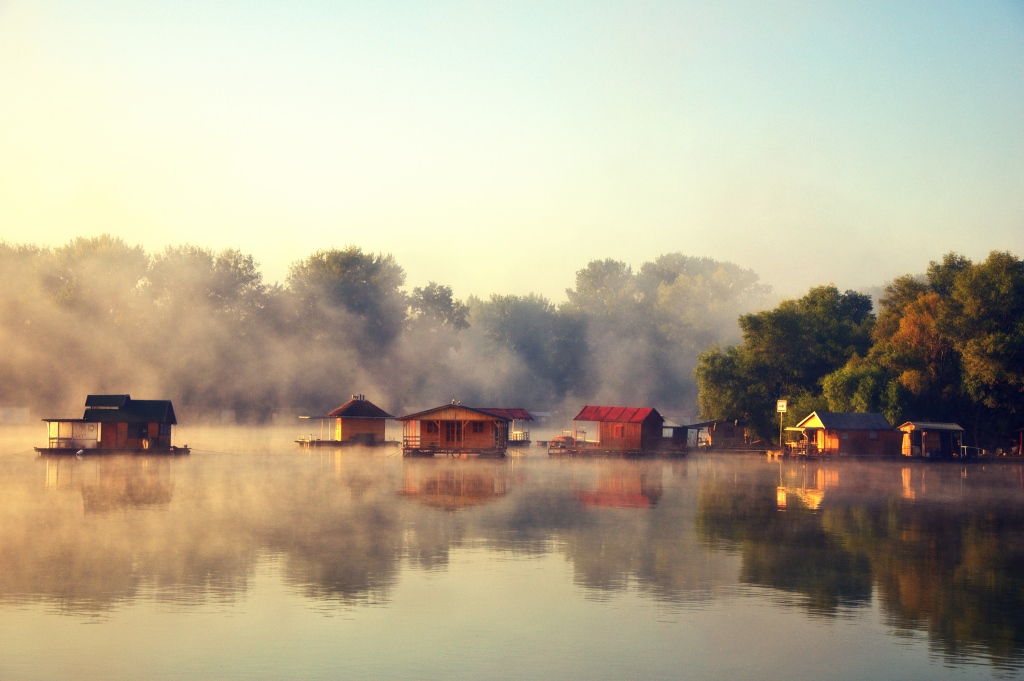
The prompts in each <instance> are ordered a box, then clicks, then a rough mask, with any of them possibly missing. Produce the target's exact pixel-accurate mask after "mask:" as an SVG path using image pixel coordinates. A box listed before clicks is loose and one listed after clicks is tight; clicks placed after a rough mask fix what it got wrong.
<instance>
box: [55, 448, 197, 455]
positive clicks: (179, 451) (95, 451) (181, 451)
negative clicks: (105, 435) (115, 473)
mask: <svg viewBox="0 0 1024 681" xmlns="http://www.w3.org/2000/svg"><path fill="white" fill-rule="evenodd" d="M35 450H36V451H37V452H39V455H40V456H106V455H110V454H114V455H119V454H131V455H141V456H185V455H187V454H191V453H192V450H191V449H189V448H188V447H170V448H167V447H164V448H160V449H139V448H132V449H128V448H114V449H100V448H98V447H97V448H91V449H82V448H80V447H35Z"/></svg>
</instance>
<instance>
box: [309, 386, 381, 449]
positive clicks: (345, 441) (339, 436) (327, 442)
mask: <svg viewBox="0 0 1024 681" xmlns="http://www.w3.org/2000/svg"><path fill="white" fill-rule="evenodd" d="M299 418H300V419H309V420H314V421H320V437H319V438H316V439H314V438H313V434H312V433H310V435H309V437H308V438H299V439H298V440H296V442H298V443H299V444H300V445H302V446H304V447H320V446H327V447H331V446H334V447H338V446H348V445H370V446H373V445H382V444H386V443H387V440H386V439H385V437H384V426H385V423H386V421H387V420H388V419H393V418H395V417H394V416H392V415H391V414H389V413H387V412H386V411H384V410H383V409H381V408H380V407H378V406H377V405H375V404H374V403H373V402H370V401H369V400H368V399H366V396H365V395H353V396H352V399H350V400H349V401H348V402H346V403H345V404H343V405H341V406H340V407H338V408H337V409H334V410H332V411H330V412H328V413H327V414H324V415H323V416H300V417H299Z"/></svg>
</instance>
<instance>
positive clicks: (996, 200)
mask: <svg viewBox="0 0 1024 681" xmlns="http://www.w3.org/2000/svg"><path fill="white" fill-rule="evenodd" d="M103 232H109V233H112V234H115V235H118V236H121V237H123V238H124V239H126V240H127V241H129V242H131V243H140V244H142V245H144V246H146V247H147V249H150V250H153V251H156V250H159V249H162V248H163V246H165V245H167V244H180V243H183V242H192V243H197V244H200V245H203V246H208V247H212V248H215V249H220V248H225V247H237V248H240V249H242V250H243V251H245V252H247V253H252V254H253V255H255V256H256V258H257V260H259V261H260V262H261V263H262V268H263V271H264V273H265V274H266V275H267V277H268V279H270V280H272V281H273V280H278V279H283V278H284V276H285V274H286V272H287V267H288V264H289V263H290V262H292V261H293V260H296V259H298V258H301V257H304V256H306V255H308V254H309V253H311V252H313V251H315V250H316V249H318V248H325V247H331V246H339V247H340V246H345V245H348V244H356V245H358V246H361V247H363V248H364V249H366V250H370V251H384V252H390V253H393V254H394V255H395V256H396V257H397V258H398V260H399V262H400V263H401V264H402V265H403V266H404V267H405V268H406V270H407V272H408V274H409V284H410V285H413V286H415V285H422V284H424V283H426V282H427V281H428V280H436V281H439V282H442V283H449V284H452V285H453V286H454V287H455V290H456V293H457V294H458V295H460V296H465V295H467V294H469V293H474V292H475V293H478V294H488V293H491V292H501V293H525V292H528V291H538V292H541V293H544V294H546V295H548V296H550V297H552V298H554V299H555V300H561V299H562V298H563V297H564V293H563V290H564V289H565V287H566V286H570V285H571V284H572V280H573V273H574V271H575V270H576V269H578V268H580V267H582V266H584V265H585V264H586V263H587V261H589V260H591V259H594V258H605V257H613V258H617V259H622V260H625V261H627V262H629V263H631V264H633V265H639V264H640V263H641V262H643V261H644V260H648V259H651V258H653V257H655V256H657V255H659V254H661V253H665V252H670V251H682V252H684V253H687V254H692V255H707V256H711V257H714V258H717V259H722V260H730V261H733V262H736V263H738V264H740V265H743V266H747V267H752V268H754V269H755V270H757V271H758V272H759V273H760V274H761V276H762V278H763V279H764V280H765V281H767V282H768V283H771V284H773V285H774V286H775V287H776V289H777V290H779V292H781V293H786V294H790V293H801V292H802V291H803V290H804V289H805V288H806V287H807V286H810V285H812V284H816V283H827V282H829V281H834V282H835V283H836V284H838V285H839V286H841V287H854V288H858V287H862V286H869V285H872V284H879V283H882V282H883V281H885V280H886V279H888V278H891V277H892V276H894V275H896V274H900V273H903V272H908V271H921V270H923V269H924V267H925V265H926V264H927V262H928V260H930V259H935V258H937V257H940V256H941V255H942V254H943V253H944V252H946V251H949V250H956V251H959V252H963V253H966V254H967V255H969V256H971V257H974V258H982V257H984V256H985V255H986V254H987V253H988V251H989V250H992V249H1007V250H1011V251H1014V252H1015V253H1017V254H1018V255H1024V4H1022V3H1021V2H956V3H942V2H935V1H933V0H929V1H928V2H920V3H914V2H898V3H892V2H879V3H868V2H850V3H823V2H810V1H808V2H790V3H784V2H779V3H743V2H740V3H726V2H713V3H712V2H707V3H703V2H701V3H690V2H638V1H636V0H629V1H628V2H627V1H620V2H599V1H595V0H588V1H586V2H558V1H556V0H545V1H544V2H525V1H523V2H513V3H483V2H429V1H422V2H408V3H405V2H361V3H346V2H326V1H325V2H301V1H295V0H293V1H291V2H277V3H269V2H253V1H251V0H250V1H247V2H227V1H226V2H212V1H209V0H204V1H203V2H189V1H186V0H174V1H173V2H164V1H162V0H147V1H146V2H128V1H127V0H125V1H122V2H118V1H112V0H90V1H89V2H47V1H38V2H31V1H29V2H22V1H20V0H14V1H11V2H8V1H5V0H0V239H3V240H7V241H10V242H33V243H39V244H44V245H58V244H61V243H64V242H66V241H68V240H69V239H71V238H73V237H75V236H81V235H95V234H99V233H103Z"/></svg>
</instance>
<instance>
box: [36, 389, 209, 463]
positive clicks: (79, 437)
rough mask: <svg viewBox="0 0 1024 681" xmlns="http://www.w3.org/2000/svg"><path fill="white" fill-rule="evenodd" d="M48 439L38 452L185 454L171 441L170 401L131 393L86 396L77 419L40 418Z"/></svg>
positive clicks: (182, 449) (172, 411) (172, 424)
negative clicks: (81, 413)
mask: <svg viewBox="0 0 1024 681" xmlns="http://www.w3.org/2000/svg"><path fill="white" fill-rule="evenodd" d="M43 421H44V422H45V423H46V426H47V430H48V434H49V441H48V443H47V446H46V447H36V451H37V452H39V453H41V454H98V453H114V452H117V453H145V454H158V453H162V454H188V453H189V449H188V447H175V446H174V445H173V444H172V429H173V427H174V426H175V425H176V424H177V423H178V420H177V418H176V417H175V416H174V407H173V406H172V405H171V401H170V400H133V399H132V398H131V396H130V395H89V396H88V397H87V398H86V400H85V414H84V415H83V416H82V418H80V419H43Z"/></svg>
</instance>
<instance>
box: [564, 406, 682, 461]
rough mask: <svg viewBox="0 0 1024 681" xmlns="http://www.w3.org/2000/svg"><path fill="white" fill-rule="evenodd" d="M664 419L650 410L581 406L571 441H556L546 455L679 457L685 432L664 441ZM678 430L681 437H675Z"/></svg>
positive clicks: (574, 420)
mask: <svg viewBox="0 0 1024 681" xmlns="http://www.w3.org/2000/svg"><path fill="white" fill-rule="evenodd" d="M664 423H665V419H664V418H663V417H662V416H661V414H659V413H658V410H657V409H654V408H652V407H600V406H589V405H588V406H585V407H583V409H581V410H580V413H579V414H577V415H576V417H575V418H574V419H573V430H572V436H571V439H570V438H568V437H566V438H556V440H557V441H555V440H553V441H552V446H551V447H549V448H548V453H549V454H552V455H554V454H569V455H585V454H610V455H615V454H618V455H640V454H652V453H657V452H663V453H683V452H684V451H685V449H686V438H685V430H682V429H673V431H672V432H673V434H674V435H673V436H672V437H668V438H666V437H664V435H663V430H664ZM680 430H682V432H683V435H681V436H676V435H675V433H678V432H679V431H680Z"/></svg>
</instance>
